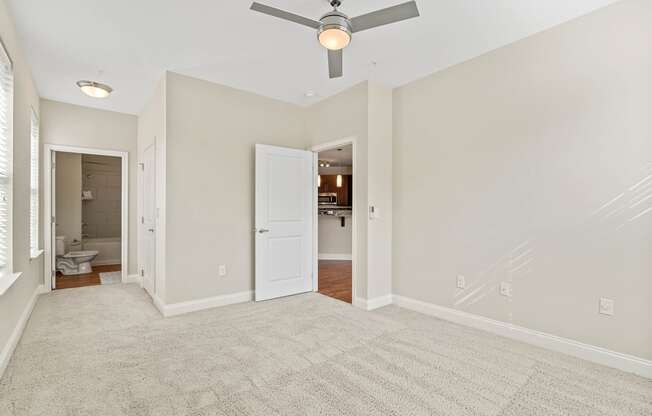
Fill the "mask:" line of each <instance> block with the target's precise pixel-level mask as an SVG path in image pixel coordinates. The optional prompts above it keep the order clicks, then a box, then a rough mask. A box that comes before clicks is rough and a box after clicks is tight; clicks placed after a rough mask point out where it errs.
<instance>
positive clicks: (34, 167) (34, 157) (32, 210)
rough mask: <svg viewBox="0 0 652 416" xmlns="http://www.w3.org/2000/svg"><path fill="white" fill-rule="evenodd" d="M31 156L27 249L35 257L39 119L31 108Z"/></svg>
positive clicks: (36, 247)
mask: <svg viewBox="0 0 652 416" xmlns="http://www.w3.org/2000/svg"><path fill="white" fill-rule="evenodd" d="M30 136H31V150H30V153H31V157H30V167H29V169H30V176H31V179H30V187H29V191H30V193H29V198H30V201H29V251H30V253H31V257H32V258H34V257H37V256H38V255H39V248H40V247H39V244H38V219H39V212H38V208H39V206H38V196H39V195H38V190H39V187H38V180H39V174H38V173H39V169H38V166H39V164H38V163H39V158H38V155H39V144H40V139H39V137H40V136H39V120H38V116H37V115H36V112H34V110H32V123H31V134H30Z"/></svg>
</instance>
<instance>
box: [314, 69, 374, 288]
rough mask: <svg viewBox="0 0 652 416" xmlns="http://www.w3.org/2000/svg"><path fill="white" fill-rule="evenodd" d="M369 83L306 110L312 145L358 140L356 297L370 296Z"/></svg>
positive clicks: (355, 179) (356, 150) (355, 206)
mask: <svg viewBox="0 0 652 416" xmlns="http://www.w3.org/2000/svg"><path fill="white" fill-rule="evenodd" d="M368 94H369V84H368V83H367V82H363V83H361V84H358V85H356V86H355V87H353V88H350V89H348V90H346V91H344V92H341V93H339V94H337V95H335V96H333V97H329V98H326V99H324V100H322V101H320V102H318V103H317V104H314V105H312V106H310V107H308V108H307V109H305V116H304V117H305V120H306V128H307V133H308V138H309V140H310V145H311V146H316V145H321V144H324V143H328V142H332V141H336V140H341V139H346V138H355V140H356V143H355V147H354V152H355V160H354V162H353V163H354V164H355V166H354V172H355V174H354V175H353V193H354V196H353V200H354V202H355V204H354V207H353V209H354V210H355V213H356V218H357V219H358V220H357V221H356V235H357V236H358V237H357V240H356V243H357V247H356V248H355V254H354V257H355V259H356V261H355V264H354V267H355V275H356V282H355V285H356V286H355V296H356V297H359V298H364V299H366V297H367V296H366V294H367V278H366V276H367V239H366V235H367V222H368V221H367V218H368V217H367V130H368V128H369V126H368V123H367V117H368V110H369V108H368V105H367V103H368Z"/></svg>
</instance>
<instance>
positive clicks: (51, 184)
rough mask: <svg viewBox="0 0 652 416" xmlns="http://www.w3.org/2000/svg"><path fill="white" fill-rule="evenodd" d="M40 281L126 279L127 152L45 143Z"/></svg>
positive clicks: (51, 284) (71, 283)
mask: <svg viewBox="0 0 652 416" xmlns="http://www.w3.org/2000/svg"><path fill="white" fill-rule="evenodd" d="M44 161H45V169H44V176H45V192H44V193H45V195H44V196H45V198H44V199H45V203H44V216H45V223H46V224H49V226H46V227H44V234H45V235H44V240H45V256H46V259H47V260H46V262H45V282H44V283H45V287H46V289H48V290H55V289H70V288H78V287H84V286H95V285H102V284H116V283H121V282H123V281H126V277H127V265H128V255H127V253H128V247H127V242H128V224H127V221H128V218H127V207H128V201H127V195H128V194H127V183H128V172H127V166H128V162H127V153H126V152H115V151H106V150H95V149H86V148H78V147H72V146H58V145H47V144H46V145H45V158H44Z"/></svg>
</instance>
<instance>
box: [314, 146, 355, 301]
mask: <svg viewBox="0 0 652 416" xmlns="http://www.w3.org/2000/svg"><path fill="white" fill-rule="evenodd" d="M353 149H354V145H353V143H352V142H342V143H334V144H332V145H330V146H328V145H327V146H326V147H320V148H319V149H318V150H316V151H315V157H316V169H317V201H316V203H317V227H316V230H317V238H316V240H317V244H316V246H317V258H316V263H317V273H316V275H317V279H316V280H317V282H316V288H317V291H318V292H319V293H321V294H323V295H325V296H329V297H332V298H335V299H338V300H341V301H343V302H347V303H352V300H353V286H354V285H353V270H354V267H353V263H354V259H353V257H354V256H353V253H354V247H355V246H354V243H353V239H354V234H355V233H354V230H355V227H354V217H355V215H354V192H355V189H354V157H353Z"/></svg>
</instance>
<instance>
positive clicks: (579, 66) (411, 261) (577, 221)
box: [393, 0, 652, 359]
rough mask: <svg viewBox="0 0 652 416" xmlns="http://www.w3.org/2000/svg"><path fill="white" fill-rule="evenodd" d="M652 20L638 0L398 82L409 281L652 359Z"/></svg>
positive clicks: (398, 171) (398, 218) (469, 306)
mask: <svg viewBox="0 0 652 416" xmlns="http://www.w3.org/2000/svg"><path fill="white" fill-rule="evenodd" d="M650 22H652V2H649V1H646V0H638V1H623V2H620V3H617V4H615V5H613V6H610V7H607V8H605V9H602V10H599V11H597V12H595V13H593V14H590V15H588V16H585V17H583V18H580V19H578V20H575V21H572V22H569V23H567V24H564V25H561V26H559V27H556V28H553V29H551V30H549V31H547V32H544V33H541V34H539V35H536V36H533V37H531V38H528V39H526V40H523V41H520V42H517V43H515V44H513V45H511V46H507V47H505V48H502V49H499V50H497V51H494V52H492V53H489V54H487V55H484V56H482V57H479V58H477V59H474V60H472V61H469V62H467V63H464V64H461V65H458V66H455V67H453V68H451V69H449V70H446V71H443V72H440V73H437V74H434V75H432V76H429V77H427V78H425V79H423V80H420V81H417V82H414V83H411V84H409V85H407V86H405V87H402V88H399V89H397V90H396V91H395V93H394V214H395V215H394V227H393V228H394V244H393V262H394V268H393V276H394V279H393V285H394V293H396V294H399V295H403V296H407V297H411V298H415V299H418V300H421V301H426V302H432V303H435V304H438V305H443V306H446V307H451V308H456V309H460V310H464V311H468V312H470V313H474V314H479V315H483V316H486V317H489V318H493V319H498V320H501V321H506V322H512V323H514V324H517V325H520V326H524V327H528V328H531V329H535V330H539V331H544V332H548V333H552V334H556V335H559V336H562V337H567V338H571V339H576V340H579V341H581V342H585V343H588V344H592V345H597V346H602V347H606V348H609V349H612V350H616V351H620V352H623V353H629V354H633V355H636V356H640V357H643V358H647V359H651V358H652V325H650V317H651V316H652V253H651V251H650V248H651V247H652V199H651V198H650V195H652V193H651V192H652V186H651V185H652V182H651V178H652V176H651V175H652V117H651V115H652V76H651V74H652V52H651V51H652V25H651V24H650ZM458 274H461V275H464V276H466V279H467V289H466V290H457V289H456V276H457V275H458ZM501 281H507V282H511V283H512V284H513V293H514V295H513V297H512V298H511V299H510V298H506V297H502V296H500V295H499V294H498V284H499V282H501ZM600 297H608V298H612V299H614V300H615V315H614V316H611V317H609V316H604V315H599V314H598V299H599V298H600Z"/></svg>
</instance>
